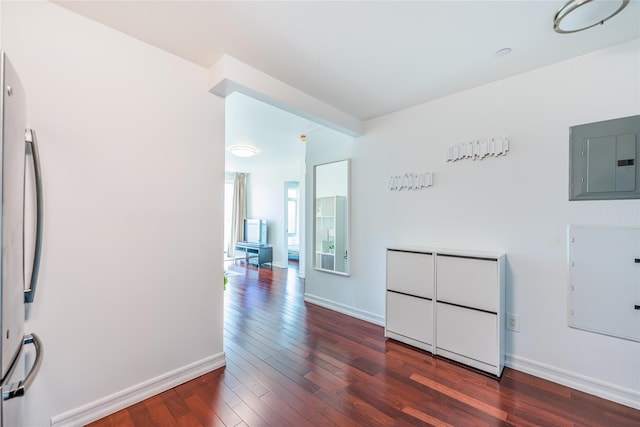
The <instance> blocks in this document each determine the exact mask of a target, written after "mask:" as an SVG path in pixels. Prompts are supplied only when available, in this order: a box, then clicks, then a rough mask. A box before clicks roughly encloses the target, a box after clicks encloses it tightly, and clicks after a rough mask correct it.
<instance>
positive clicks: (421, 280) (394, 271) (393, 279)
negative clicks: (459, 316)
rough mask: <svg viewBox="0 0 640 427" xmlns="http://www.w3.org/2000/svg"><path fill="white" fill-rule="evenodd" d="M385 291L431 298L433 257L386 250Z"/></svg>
mask: <svg viewBox="0 0 640 427" xmlns="http://www.w3.org/2000/svg"><path fill="white" fill-rule="evenodd" d="M387 289H390V290H394V291H398V292H402V293H405V294H410V295H417V296H421V297H425V298H433V255H432V254H425V253H414V252H401V251H392V250H388V251H387Z"/></svg>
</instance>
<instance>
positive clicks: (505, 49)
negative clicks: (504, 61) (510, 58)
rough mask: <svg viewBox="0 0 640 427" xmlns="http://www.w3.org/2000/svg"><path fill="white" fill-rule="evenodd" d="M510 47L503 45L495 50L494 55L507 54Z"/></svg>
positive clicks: (509, 51)
mask: <svg viewBox="0 0 640 427" xmlns="http://www.w3.org/2000/svg"><path fill="white" fill-rule="evenodd" d="M511 51H512V50H511V48H510V47H503V48H502V49H500V50H498V51H496V56H498V57H500V56H507V55H509V54H510V53H511Z"/></svg>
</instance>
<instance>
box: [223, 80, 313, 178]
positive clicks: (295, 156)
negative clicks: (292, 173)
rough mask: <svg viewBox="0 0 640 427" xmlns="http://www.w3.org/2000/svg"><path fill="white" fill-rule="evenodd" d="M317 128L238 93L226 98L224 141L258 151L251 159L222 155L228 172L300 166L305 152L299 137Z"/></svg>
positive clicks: (298, 169)
mask: <svg viewBox="0 0 640 427" xmlns="http://www.w3.org/2000/svg"><path fill="white" fill-rule="evenodd" d="M319 127H320V126H319V125H317V124H315V123H313V122H311V121H309V120H307V119H304V118H302V117H299V116H296V115H294V114H291V113H288V112H286V111H284V110H281V109H279V108H276V107H273V106H272V105H269V104H265V103H264V102H262V101H258V100H256V99H253V98H251V97H249V96H246V95H244V94H242V93H239V92H234V93H232V94H231V95H228V96H227V97H226V98H225V129H224V132H225V142H226V146H227V148H229V147H230V146H231V145H249V146H252V147H255V148H256V149H257V153H256V155H255V156H253V157H246V158H245V157H242V158H241V157H236V156H234V155H232V154H231V153H230V152H229V150H227V152H226V156H225V170H226V171H228V172H255V171H256V170H258V169H265V168H266V169H267V170H268V169H272V168H281V169H284V168H286V169H288V170H290V169H291V168H294V169H297V171H296V172H298V173H299V174H303V172H302V167H303V161H304V157H305V153H306V147H305V143H304V142H301V141H300V139H299V137H300V135H302V134H304V135H308V134H310V133H312V132H314V131H315V130H317V129H318V128H319Z"/></svg>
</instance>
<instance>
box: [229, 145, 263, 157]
mask: <svg viewBox="0 0 640 427" xmlns="http://www.w3.org/2000/svg"><path fill="white" fill-rule="evenodd" d="M229 151H231V154H233V155H234V156H238V157H251V156H254V155H255V154H256V152H257V150H256V149H255V147H251V146H249V145H232V146H231V147H229Z"/></svg>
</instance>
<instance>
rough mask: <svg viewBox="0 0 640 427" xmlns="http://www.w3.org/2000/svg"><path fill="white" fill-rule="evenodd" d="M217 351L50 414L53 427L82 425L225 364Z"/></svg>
mask: <svg viewBox="0 0 640 427" xmlns="http://www.w3.org/2000/svg"><path fill="white" fill-rule="evenodd" d="M225 364H226V362H225V354H224V353H218V354H214V355H213V356H210V357H207V358H204V359H202V360H199V361H197V362H194V363H192V364H190V365H187V366H184V367H182V368H179V369H176V370H175V371H172V372H167V373H166V374H163V375H160V376H158V377H156V378H152V379H150V380H147V381H145V382H142V383H140V384H136V385H134V386H132V387H129V388H127V389H124V390H122V391H119V392H117V393H114V394H112V395H110V396H106V397H103V398H102V399H98V400H96V401H94V402H91V403H88V404H86V405H84V406H81V407H79V408H75V409H72V410H70V411H67V412H65V413H63V414H60V415H56V416H54V417H52V418H51V426H52V427H62V426H69V427H71V426H81V425H86V424H88V423H91V422H93V421H96V420H99V419H101V418H104V417H106V416H107V415H110V414H113V413H114V412H117V411H119V410H121V409H124V408H127V407H129V406H131V405H133V404H136V403H138V402H141V401H143V400H144V399H148V398H149V397H151V396H155V395H156V394H159V393H162V392H163V391H166V390H169V389H171V388H173V387H176V386H178V385H180V384H183V383H185V382H187V381H190V380H192V379H194V378H197V377H199V376H201V375H204V374H206V373H207V372H211V371H213V370H215V369H218V368H221V367H223V366H225Z"/></svg>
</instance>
